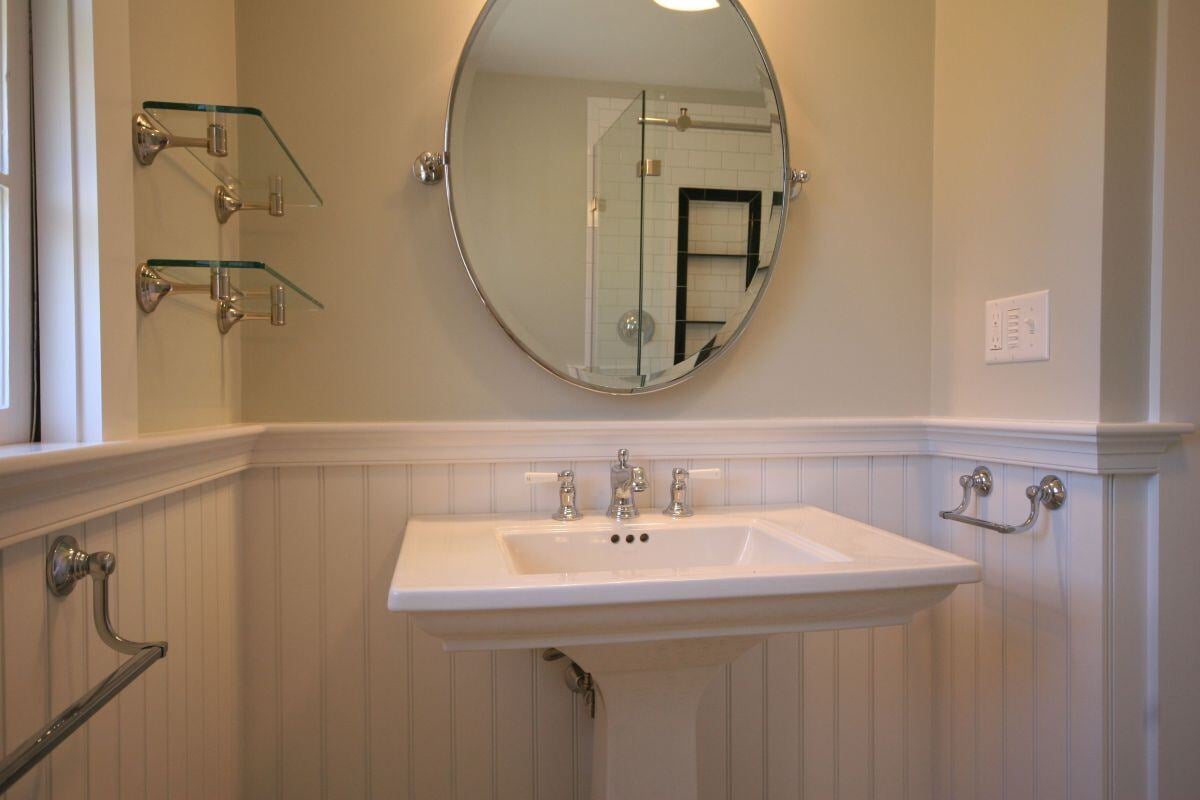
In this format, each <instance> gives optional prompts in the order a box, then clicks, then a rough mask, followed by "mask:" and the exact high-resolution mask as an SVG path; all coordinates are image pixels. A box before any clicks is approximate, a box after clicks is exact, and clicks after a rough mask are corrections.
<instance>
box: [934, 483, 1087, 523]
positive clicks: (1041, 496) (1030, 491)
mask: <svg viewBox="0 0 1200 800" xmlns="http://www.w3.org/2000/svg"><path fill="white" fill-rule="evenodd" d="M958 484H959V485H960V486H962V490H963V495H962V502H961V503H959V504H958V507H957V508H953V509H951V510H949V511H942V512H939V514H938V516H940V517H941V518H942V519H948V520H953V521H954V522H964V523H966V524H967V525H975V526H977V527H980V528H986V529H987V530H989V531H996V532H997V533H1025V531H1027V530H1029V529H1030V528H1032V527H1033V526H1034V525H1036V524H1037V521H1038V513H1039V512H1040V511H1041V508H1042V506H1045V507H1046V508H1047V510H1050V511H1053V510H1054V509H1056V508H1061V507H1062V504H1063V503H1065V502H1067V487H1065V486H1064V485H1063V482H1062V481H1061V480H1059V478H1058V477H1057V476H1056V475H1047V476H1046V477H1044V478H1042V482H1041V483H1039V484H1037V485H1034V486H1028V487H1026V488H1025V496H1026V497H1027V498H1029V516H1028V517H1027V518H1026V519H1025V521H1024V522H1022V523H1021V524H1020V525H1005V524H1004V523H1002V522H989V521H988V520H986V519H979V518H978V517H971V516H967V515H966V514H964V513H963V512H964V511H966V510H967V505H968V504H970V502H971V494H972V493H974V494H978V495H979V496H981V497H987V496H988V495H989V494H991V493H992V485H993V481H992V472H991V470H989V469H988V468H987V467H976V468H975V471H974V472H972V473H971V474H970V475H963V476H962V477H960V478H959V479H958Z"/></svg>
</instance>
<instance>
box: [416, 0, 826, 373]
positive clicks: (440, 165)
mask: <svg viewBox="0 0 1200 800" xmlns="http://www.w3.org/2000/svg"><path fill="white" fill-rule="evenodd" d="M501 2H504V0H487V2H486V3H485V4H484V6H483V9H482V10H481V11H480V12H479V16H478V17H477V18H476V19H475V24H474V25H472V26H471V32H470V33H469V34H468V35H467V41H466V43H465V44H464V45H463V49H462V52H461V53H460V54H459V57H458V64H457V65H456V66H455V68H454V79H453V81H452V83H451V86H450V98H449V100H448V101H447V103H446V127H445V133H444V141H443V145H442V152H441V153H423V154H422V155H421V156H419V157H418V158H417V161H416V162H415V163H414V165H413V170H414V175H415V176H416V177H417V178H418V180H420V182H421V183H424V184H427V185H428V184H432V183H437V182H438V180H437V179H438V178H444V180H443V181H442V182H443V183H444V184H445V187H446V204H447V206H448V207H449V210H450V227H451V229H452V230H453V232H454V243H455V245H456V246H457V247H458V253H459V256H461V258H462V262H463V266H464V267H466V269H467V277H468V278H470V280H471V285H472V286H473V287H474V288H475V292H476V293H477V294H478V295H479V299H480V300H482V301H483V305H484V307H486V308H487V310H488V313H490V314H491V315H492V318H493V319H495V320H496V322H497V324H499V325H500V327H501V329H502V330H503V331H504V333H505V334H507V335H508V338H509V339H511V340H512V341H513V343H514V344H516V345H517V347H519V348H521V351H522V352H524V353H525V355H527V356H529V358H530V359H531V360H532V361H533V362H534V363H535V364H537V365H538V366H539V367H541V368H542V369H544V370H546V371H547V372H549V373H550V374H551V375H553V376H555V377H556V378H559V379H560V380H563V381H565V382H567V383H569V384H571V385H573V386H578V387H579V388H581V389H586V390H588V391H589V392H594V393H596V394H605V395H613V396H619V397H623V396H631V395H642V394H650V393H652V392H658V391H662V390H663V389H669V388H671V387H673V386H677V385H679V384H681V383H683V382H684V381H686V380H688V379H689V378H691V377H692V376H694V375H695V374H696V373H697V372H699V371H700V370H701V369H703V368H705V367H707V366H709V365H710V364H712V363H713V362H716V361H718V360H720V359H721V357H722V356H724V355H725V353H726V352H727V351H728V350H729V349H730V348H732V347H733V345H734V344H736V343H737V341H738V339H740V338H741V336H742V333H743V332H744V331H745V330H746V327H747V326H748V325H749V324H750V320H751V319H753V317H754V314H755V312H757V311H758V306H759V303H761V302H762V299H763V297H764V296H765V295H766V293H767V288H768V287H769V286H770V285H771V279H772V278H773V277H774V275H775V271H776V269H777V267H778V264H779V256H780V254H781V252H782V250H783V234H784V231H785V230H787V221H788V211H789V206H790V204H791V200H792V199H793V189H794V188H796V187H798V186H800V185H802V184H803V183H807V181H808V174H807V173H806V172H803V171H800V172H803V178H796V175H797V174H799V173H797V171H796V170H793V169H792V167H791V154H790V149H789V145H788V127H787V115H786V113H785V112H784V108H783V94H782V93H781V92H780V89H779V78H778V76H777V75H776V73H775V67H774V65H773V64H772V63H771V58H770V56H768V55H767V49H766V46H765V45H764V44H763V41H762V37H761V36H760V35H759V33H758V29H757V28H755V27H754V23H753V22H752V21H751V19H750V15H749V14H747V13H746V10H745V8H743V7H742V3H741V0H723V2H726V3H728V4H729V6H730V8H732V9H733V10H734V11H735V12H737V15H738V17H739V18H740V19H741V20H742V23H743V24H745V26H746V30H747V31H748V32H749V34H750V38H751V40H752V41H753V42H754V46H755V48H756V49H757V50H758V55H759V57H760V58H761V59H762V64H763V68H764V69H765V70H766V73H767V80H768V81H769V82H770V84H771V91H772V93H773V94H774V96H775V105H776V112H777V114H778V117H779V136H780V139H781V143H780V148H781V149H780V152H781V156H782V158H781V162H782V163H781V164H780V191H781V192H782V194H783V205H782V206H781V210H780V215H779V230H778V232H777V233H776V239H775V246H774V249H773V250H772V253H771V265H770V266H771V268H770V269H768V270H766V275H765V276H764V277H763V283H762V286H761V287H760V288H759V291H758V294H757V295H756V296H755V298H754V300H753V302H752V303H751V304H750V308H749V309H748V310H747V311H746V314H745V315H744V316H743V317H742V320H741V322H740V323H738V327H737V328H736V330H734V331H733V332H732V333H730V334H727V335H726V336H725V338H724V341H723V342H722V343H721V346H720V347H719V348H717V350H716V352H715V353H713V354H712V355H710V356H708V357H707V358H705V359H704V360H703V361H701V362H700V363H699V364H694V365H693V366H691V368H690V369H688V370H687V372H684V373H682V374H680V375H678V376H676V377H673V378H671V379H669V380H666V381H663V382H661V383H656V384H653V385H650V386H645V385H641V386H638V385H631V386H630V388H628V389H625V388H623V387H622V388H616V387H612V386H600V385H597V384H594V383H588V382H586V381H582V380H580V379H579V378H577V377H575V376H572V375H570V374H568V373H566V372H563V371H562V370H560V369H558V368H557V367H555V366H554V365H553V364H550V363H548V362H547V361H545V360H544V359H543V358H541V356H539V355H538V354H537V353H535V352H533V350H531V349H530V347H529V346H528V345H526V344H525V342H524V341H522V340H521V338H520V337H519V336H518V335H517V334H516V333H515V332H514V331H513V330H512V329H511V328H510V327H509V326H508V325H507V324H506V323H505V322H504V320H503V319H502V318H501V316H500V314H499V312H498V311H497V309H496V307H495V306H494V305H493V304H492V302H491V300H490V299H489V298H488V295H487V292H485V291H484V289H483V286H482V285H481V284H480V282H479V278H478V276H477V275H476V274H475V269H474V268H473V267H472V266H471V257H470V256H469V255H468V254H467V247H466V244H465V243H464V241H463V234H462V231H461V230H460V220H459V216H458V210H457V208H456V206H455V204H454V166H453V158H452V153H451V150H450V143H451V126H452V124H453V111H454V101H455V100H456V99H457V98H458V88H459V84H460V83H461V81H462V76H463V72H464V71H465V69H466V64H467V56H468V54H469V53H470V52H471V48H472V47H473V46H474V44H475V40H476V39H477V38H478V37H479V35H480V32H481V31H482V29H483V26H484V24H485V23H486V21H487V17H488V14H489V13H491V11H492V9H493V8H494V7H495V6H496V5H498V4H500V3H501ZM435 160H436V162H437V163H436V168H437V169H436V170H435V169H434V168H433V166H432V165H433V161H435ZM435 172H440V174H437V175H435V174H434V173H435ZM722 330H724V329H722ZM693 359H694V356H692V357H689V358H688V359H685V360H684V361H683V362H680V363H679V364H676V365H675V367H680V366H682V365H684V364H687V363H689V362H690V361H692V360H693ZM666 371H667V370H664V372H666ZM654 374H655V375H660V374H662V372H659V373H654ZM614 377H616V376H614ZM619 377H620V378H621V379H624V377H625V376H619ZM647 377H649V376H646V375H637V376H630V381H631V383H633V382H636V381H637V380H638V379H641V381H642V382H643V383H644V381H645V379H646V378H647Z"/></svg>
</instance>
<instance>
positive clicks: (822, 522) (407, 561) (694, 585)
mask: <svg viewBox="0 0 1200 800" xmlns="http://www.w3.org/2000/svg"><path fill="white" fill-rule="evenodd" d="M979 579H980V568H979V565H978V564H976V563H975V562H973V561H968V560H966V559H963V558H960V557H958V556H955V555H953V554H951V553H947V552H944V551H942V550H938V549H935V548H932V547H928V546H926V545H923V544H921V543H919V542H915V541H912V540H910V539H906V538H904V537H901V536H897V535H895V534H892V533H888V532H887V531H883V530H880V529H878V528H873V527H871V526H869V525H865V524H863V523H860V522H856V521H854V520H851V519H848V518H846V517H842V516H839V515H837V514H832V513H830V512H827V511H823V510H821V509H817V508H811V507H807V506H788V507H745V508H736V507H734V508H721V509H710V510H706V511H704V512H702V513H698V514H697V515H696V516H694V517H691V518H688V519H680V520H676V519H670V518H667V517H664V516H662V515H660V514H658V513H655V512H643V515H642V516H641V517H638V518H635V519H633V520H629V521H624V522H621V521H617V520H610V519H607V518H606V517H604V516H603V513H602V512H590V513H587V515H586V516H585V518H584V519H581V520H576V521H572V522H555V521H552V520H549V519H545V518H544V516H543V515H534V514H525V515H458V516H440V517H412V518H411V519H409V521H408V526H407V528H406V529H405V534H404V544H403V546H402V547H401V549H400V557H399V559H398V560H397V562H396V570H395V572H394V573H393V576H392V585H391V589H390V592H389V596H388V607H389V608H391V609H392V610H394V611H406V612H408V613H410V614H411V615H412V619H413V621H414V622H415V623H416V624H417V625H418V626H420V627H421V628H422V629H424V630H425V631H426V632H428V633H430V634H431V635H433V636H436V637H438V638H440V639H441V640H442V641H443V643H444V646H445V647H446V649H448V650H479V649H511V648H540V647H557V648H558V649H560V650H562V651H563V652H565V653H566V654H567V655H568V656H570V657H571V659H573V660H574V661H575V662H576V663H578V664H579V665H580V666H581V667H583V668H584V669H585V670H587V671H589V672H591V673H592V677H593V679H594V681H595V685H596V687H597V691H598V697H599V702H598V704H597V717H596V734H595V743H594V748H595V756H594V758H595V761H594V763H593V786H592V797H593V800H615V799H616V798H621V800H642V799H643V798H645V800H650V798H671V799H672V800H691V798H695V797H696V796H697V792H698V786H697V776H696V746H695V744H696V714H697V709H698V707H699V703H700V698H701V696H702V695H703V693H704V690H705V689H706V687H707V686H708V684H709V683H710V682H711V681H712V679H713V678H714V677H715V676H716V674H717V673H718V672H719V671H720V669H721V667H722V666H723V665H725V664H728V663H730V662H731V661H732V660H733V659H734V658H736V657H737V656H738V655H740V654H741V653H743V652H745V651H746V650H748V649H749V648H751V647H753V646H754V645H755V644H757V643H758V642H761V641H762V640H763V639H764V638H765V637H766V636H767V635H768V634H772V633H784V632H792V631H809V630H823V629H830V628H852V627H865V626H872V625H891V624H898V623H903V622H906V621H908V620H909V619H910V618H911V617H912V615H913V614H914V613H915V612H917V611H920V610H922V609H925V608H928V607H930V606H932V605H933V604H934V603H936V602H938V601H939V600H941V599H942V598H944V597H946V596H947V595H948V594H950V592H952V591H953V590H954V588H955V586H957V585H958V584H960V583H970V582H975V581H978V580H979Z"/></svg>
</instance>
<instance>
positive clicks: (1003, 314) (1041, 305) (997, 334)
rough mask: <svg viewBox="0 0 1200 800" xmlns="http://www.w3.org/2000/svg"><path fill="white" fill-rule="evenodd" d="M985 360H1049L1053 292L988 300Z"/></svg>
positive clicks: (994, 362)
mask: <svg viewBox="0 0 1200 800" xmlns="http://www.w3.org/2000/svg"><path fill="white" fill-rule="evenodd" d="M984 328H985V329H984V345H983V346H984V350H983V360H984V361H985V362H986V363H988V364H1007V363H1012V362H1016V361H1048V360H1049V359H1050V292H1048V291H1041V292H1033V293H1031V294H1022V295H1018V296H1016V297H1005V298H1003V299H1001V300H989V301H988V302H987V304H986V306H985V307H984Z"/></svg>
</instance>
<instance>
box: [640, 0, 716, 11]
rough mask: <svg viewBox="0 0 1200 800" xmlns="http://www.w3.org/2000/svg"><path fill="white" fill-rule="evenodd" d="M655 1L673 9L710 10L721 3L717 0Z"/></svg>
mask: <svg viewBox="0 0 1200 800" xmlns="http://www.w3.org/2000/svg"><path fill="white" fill-rule="evenodd" d="M654 2H656V3H658V4H659V5H660V6H662V7H663V8H669V9H671V10H672V11H708V10H709V9H711V8H717V7H718V6H719V5H720V3H718V2H717V0H654Z"/></svg>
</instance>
